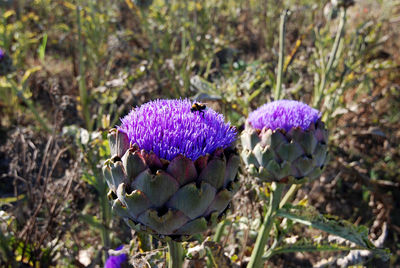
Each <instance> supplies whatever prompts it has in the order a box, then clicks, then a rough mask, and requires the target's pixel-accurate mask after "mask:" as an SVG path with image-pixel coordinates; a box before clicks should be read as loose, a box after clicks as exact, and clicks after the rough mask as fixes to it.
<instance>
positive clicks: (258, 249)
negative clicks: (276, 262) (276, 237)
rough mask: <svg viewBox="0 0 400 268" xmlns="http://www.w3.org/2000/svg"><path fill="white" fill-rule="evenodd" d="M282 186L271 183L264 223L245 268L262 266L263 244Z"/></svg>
mask: <svg viewBox="0 0 400 268" xmlns="http://www.w3.org/2000/svg"><path fill="white" fill-rule="evenodd" d="M284 188H285V185H284V184H280V183H273V184H272V192H271V195H270V201H269V205H268V211H267V214H265V217H264V222H263V224H262V226H261V228H260V230H259V231H258V235H257V240H256V243H255V245H254V249H253V252H252V253H251V258H250V262H249V264H248V265H247V268H260V267H263V265H262V256H263V254H264V248H265V244H266V243H267V241H268V236H269V232H270V231H271V227H272V223H273V221H274V218H275V215H276V211H277V209H278V208H279V202H280V200H281V196H282V191H283V189H284Z"/></svg>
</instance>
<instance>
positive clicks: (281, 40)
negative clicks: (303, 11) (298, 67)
mask: <svg viewBox="0 0 400 268" xmlns="http://www.w3.org/2000/svg"><path fill="white" fill-rule="evenodd" d="M288 15H289V10H288V9H286V10H284V11H283V12H282V14H281V23H280V27H279V61H278V74H277V79H276V86H275V92H274V99H275V100H279V99H281V98H282V97H283V96H281V95H282V79H283V64H284V60H285V32H286V19H287V17H288Z"/></svg>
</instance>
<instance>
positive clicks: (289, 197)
mask: <svg viewBox="0 0 400 268" xmlns="http://www.w3.org/2000/svg"><path fill="white" fill-rule="evenodd" d="M300 188H301V184H293V185H292V186H290V189H289V190H288V191H287V193H286V194H285V196H284V197H283V198H282V201H281V203H280V204H279V208H282V207H283V206H284V205H285V204H286V203H287V202H290V201H292V199H293V197H294V195H295V194H296V193H297V190H299V189H300Z"/></svg>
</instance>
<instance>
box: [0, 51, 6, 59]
mask: <svg viewBox="0 0 400 268" xmlns="http://www.w3.org/2000/svg"><path fill="white" fill-rule="evenodd" d="M4 54H5V53H4V51H3V50H2V49H1V48H0V60H2V59H3V58H4Z"/></svg>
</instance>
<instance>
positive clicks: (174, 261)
mask: <svg viewBox="0 0 400 268" xmlns="http://www.w3.org/2000/svg"><path fill="white" fill-rule="evenodd" d="M167 243H168V252H169V260H168V268H182V266H183V247H182V244H181V243H180V242H175V241H173V240H168V241H167Z"/></svg>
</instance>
